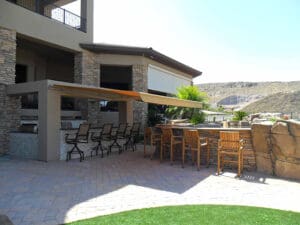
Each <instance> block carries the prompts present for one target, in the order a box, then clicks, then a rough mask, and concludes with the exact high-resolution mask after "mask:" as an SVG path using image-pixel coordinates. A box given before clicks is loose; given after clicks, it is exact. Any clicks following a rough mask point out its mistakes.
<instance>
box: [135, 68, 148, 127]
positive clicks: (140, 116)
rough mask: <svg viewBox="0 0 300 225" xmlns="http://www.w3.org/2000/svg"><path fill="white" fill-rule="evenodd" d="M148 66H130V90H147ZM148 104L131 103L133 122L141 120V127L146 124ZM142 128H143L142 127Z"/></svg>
mask: <svg viewBox="0 0 300 225" xmlns="http://www.w3.org/2000/svg"><path fill="white" fill-rule="evenodd" d="M147 84H148V67H147V65H133V66H132V90H133V91H142V92H148V85H147ZM147 112H148V104H147V103H143V102H136V101H135V102H134V103H133V122H139V121H140V122H141V123H142V127H144V126H145V124H146V119H147ZM142 130H143V129H142Z"/></svg>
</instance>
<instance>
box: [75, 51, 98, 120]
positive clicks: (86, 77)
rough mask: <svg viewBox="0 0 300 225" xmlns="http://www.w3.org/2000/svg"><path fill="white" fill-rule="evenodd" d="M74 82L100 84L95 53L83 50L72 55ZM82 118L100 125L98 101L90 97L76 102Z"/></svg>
mask: <svg viewBox="0 0 300 225" xmlns="http://www.w3.org/2000/svg"><path fill="white" fill-rule="evenodd" d="M74 82H75V83H79V84H84V85H92V86H96V87H99V85H100V64H99V63H98V62H97V55H96V54H94V53H92V52H89V51H85V50H83V52H81V53H77V54H76V55H75V57H74ZM77 104H78V105H79V108H80V111H81V113H82V116H83V119H86V120H88V121H89V122H90V123H92V124H93V125H100V121H101V114H100V113H99V112H100V106H99V104H98V101H94V100H92V99H89V100H86V99H82V100H79V102H78V103H77Z"/></svg>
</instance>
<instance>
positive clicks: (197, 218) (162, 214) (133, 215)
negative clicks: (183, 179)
mask: <svg viewBox="0 0 300 225" xmlns="http://www.w3.org/2000/svg"><path fill="white" fill-rule="evenodd" d="M108 224H113V225H126V224H128V225H137V224H139V225H147V224H151V225H156V224H157V225H183V224H187V225H218V224H221V225H256V224H257V225H300V213H296V212H291V211H281V210H276V209H267V208H258V207H248V206H225V205H186V206H169V207H159V208H149V209H140V210H133V211H127V212H122V213H117V214H112V215H107V216H99V217H95V218H92V219H87V220H81V221H77V222H73V223H68V225H108Z"/></svg>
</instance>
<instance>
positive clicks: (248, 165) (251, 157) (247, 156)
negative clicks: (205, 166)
mask: <svg viewBox="0 0 300 225" xmlns="http://www.w3.org/2000/svg"><path fill="white" fill-rule="evenodd" d="M199 132H200V135H201V136H203V137H208V138H209V144H210V154H211V155H210V163H211V164H214V165H216V164H217V162H218V159H217V149H218V140H219V138H220V129H209V128H207V129H205V128H203V129H200V130H199ZM239 132H240V135H241V138H242V139H244V140H245V147H244V168H245V169H246V170H249V171H254V170H256V163H255V153H254V151H253V146H252V135H251V130H250V129H249V130H239ZM205 159H206V151H204V154H203V155H201V161H202V163H205Z"/></svg>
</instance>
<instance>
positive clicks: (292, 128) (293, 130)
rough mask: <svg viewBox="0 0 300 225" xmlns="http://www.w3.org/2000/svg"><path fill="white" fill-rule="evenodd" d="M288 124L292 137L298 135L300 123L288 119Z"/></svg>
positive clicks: (299, 134) (299, 135) (299, 133)
mask: <svg viewBox="0 0 300 225" xmlns="http://www.w3.org/2000/svg"><path fill="white" fill-rule="evenodd" d="M288 125H289V130H290V132H291V135H292V136H294V137H300V123H299V122H294V121H289V122H288Z"/></svg>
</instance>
